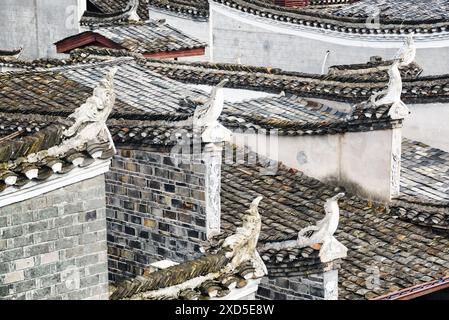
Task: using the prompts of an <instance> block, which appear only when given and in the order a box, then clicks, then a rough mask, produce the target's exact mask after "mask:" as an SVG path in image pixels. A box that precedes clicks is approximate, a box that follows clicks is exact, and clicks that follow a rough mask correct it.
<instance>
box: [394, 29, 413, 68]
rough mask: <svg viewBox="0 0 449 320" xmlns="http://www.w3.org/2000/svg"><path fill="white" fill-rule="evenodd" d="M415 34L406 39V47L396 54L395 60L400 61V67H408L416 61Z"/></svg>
mask: <svg viewBox="0 0 449 320" xmlns="http://www.w3.org/2000/svg"><path fill="white" fill-rule="evenodd" d="M413 36H414V34H413V33H412V34H410V35H408V36H407V37H406V38H405V41H404V45H403V46H402V48H401V49H399V51H398V52H397V53H396V55H395V57H394V59H393V60H399V62H400V64H399V66H400V67H405V66H408V65H409V64H410V63H412V62H413V61H415V58H416V45H415V40H414V39H413Z"/></svg>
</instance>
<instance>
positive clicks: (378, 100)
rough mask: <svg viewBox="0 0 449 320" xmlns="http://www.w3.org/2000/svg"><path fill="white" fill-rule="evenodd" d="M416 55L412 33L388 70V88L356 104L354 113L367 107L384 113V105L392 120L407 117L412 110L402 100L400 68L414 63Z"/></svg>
mask: <svg viewBox="0 0 449 320" xmlns="http://www.w3.org/2000/svg"><path fill="white" fill-rule="evenodd" d="M415 56H416V47H415V45H414V41H413V35H411V36H408V37H407V38H406V40H405V43H404V46H403V47H402V48H401V49H400V50H399V51H398V53H397V54H396V56H395V58H394V60H393V62H392V64H391V66H390V68H389V70H388V76H389V78H390V80H389V82H388V87H387V89H385V90H382V91H380V92H377V93H374V94H373V95H372V96H371V98H370V101H369V102H365V103H361V104H358V105H356V106H354V107H353V112H352V115H354V114H355V113H360V110H365V109H366V110H368V109H374V111H375V112H376V113H383V111H384V107H389V111H388V116H389V117H390V118H391V119H392V120H401V119H405V118H406V117H407V116H408V115H409V114H410V111H409V109H408V107H407V106H406V105H405V103H404V102H402V100H401V96H402V75H401V72H400V70H399V68H400V67H405V66H408V65H409V64H411V63H413V61H414V59H415ZM377 111H379V112H377ZM352 115H351V116H352Z"/></svg>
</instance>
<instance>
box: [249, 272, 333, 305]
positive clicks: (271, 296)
mask: <svg viewBox="0 0 449 320" xmlns="http://www.w3.org/2000/svg"><path fill="white" fill-rule="evenodd" d="M324 291H325V290H324V280H323V275H311V276H308V277H280V278H275V279H268V277H265V278H263V279H262V281H261V283H260V285H259V290H258V291H257V295H256V298H257V299H259V300H323V299H324V297H325V292H324Z"/></svg>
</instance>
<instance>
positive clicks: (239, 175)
mask: <svg viewBox="0 0 449 320" xmlns="http://www.w3.org/2000/svg"><path fill="white" fill-rule="evenodd" d="M251 156H252V157H254V156H255V155H254V154H253V155H248V157H251ZM262 168H263V165H262V164H238V163H235V164H228V163H225V164H224V165H223V177H222V210H223V216H222V227H223V229H225V230H228V232H230V233H231V232H232V230H234V228H236V227H238V226H239V223H238V221H239V212H241V209H242V208H244V207H245V206H246V205H248V202H249V201H250V199H252V198H253V197H255V196H258V195H262V196H264V198H265V201H263V202H262V203H261V204H260V213H261V215H262V222H263V225H262V232H261V236H260V245H263V244H264V243H267V242H276V241H284V240H293V239H296V238H297V236H298V231H299V230H301V229H302V228H304V227H306V226H308V225H311V224H314V222H315V221H317V220H319V219H321V218H322V217H323V215H324V210H323V205H324V203H325V201H326V199H327V198H330V197H332V196H333V195H335V194H336V193H337V192H339V190H338V189H335V187H332V186H330V185H326V184H324V183H322V182H320V181H318V180H315V179H312V178H310V177H307V176H305V175H304V174H303V173H301V172H299V171H297V170H292V169H289V168H287V167H285V166H283V165H280V166H279V168H278V171H277V172H276V174H275V175H274V176H265V175H264V174H263V173H262V172H261V169H262ZM340 212H341V216H340V225H339V228H338V230H337V233H336V235H335V237H336V238H337V239H338V240H339V241H341V242H342V243H343V244H344V245H345V246H346V247H347V248H348V257H347V258H346V259H343V260H342V262H341V268H340V269H339V296H340V299H372V298H375V297H378V296H380V295H383V294H386V293H388V292H395V291H397V290H400V289H403V288H408V287H411V286H413V285H417V284H423V283H426V282H428V281H431V280H435V279H439V278H441V277H444V276H447V275H448V274H449V267H448V265H449V261H448V260H449V238H448V237H447V235H444V236H442V235H437V234H435V233H432V232H431V231H430V229H428V228H423V227H421V226H418V225H416V224H414V223H412V222H410V221H404V220H402V219H400V218H399V217H397V216H395V215H393V214H391V212H389V211H388V208H386V207H385V206H384V205H380V204H376V203H371V202H369V201H366V200H363V199H360V198H358V197H356V196H351V195H347V196H346V197H345V198H344V199H342V200H340ZM279 254H280V257H279V258H278V255H279ZM300 254H301V251H299V252H285V253H282V252H281V253H278V252H271V255H270V252H266V253H262V256H263V257H265V259H266V261H270V263H269V265H270V273H271V274H276V275H278V276H282V275H288V271H294V266H295V264H294V262H295V261H298V260H299V261H300V258H298V256H299V255H300ZM315 254H316V253H315ZM311 256H312V257H313V252H312V254H311ZM309 257H310V256H309ZM377 276H379V279H378V280H379V281H378V282H377V280H376V284H377V286H376V285H374V286H370V285H369V284H368V283H367V281H368V280H369V279H371V277H377Z"/></svg>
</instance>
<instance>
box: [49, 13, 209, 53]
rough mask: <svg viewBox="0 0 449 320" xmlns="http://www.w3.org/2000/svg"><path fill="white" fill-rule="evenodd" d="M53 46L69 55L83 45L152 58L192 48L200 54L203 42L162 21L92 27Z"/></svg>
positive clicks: (107, 24) (204, 44) (203, 45)
mask: <svg viewBox="0 0 449 320" xmlns="http://www.w3.org/2000/svg"><path fill="white" fill-rule="evenodd" d="M55 45H56V47H57V51H58V52H63V53H69V52H70V51H72V50H74V49H76V48H80V47H85V46H104V47H106V48H113V49H122V50H128V51H130V52H133V53H140V54H143V55H144V56H153V57H157V55H155V54H157V53H170V52H180V51H188V50H194V49H202V50H203V51H204V48H205V47H206V46H207V45H206V43H204V42H202V41H200V40H197V39H196V38H193V37H191V36H189V35H187V34H185V33H183V32H182V31H180V30H178V29H176V28H174V27H172V26H170V25H168V24H167V23H165V22H164V21H154V20H151V21H146V22H125V23H117V22H114V23H112V24H110V23H109V22H108V23H105V24H101V25H92V26H91V29H90V30H89V31H85V32H82V33H80V34H77V35H73V36H70V37H67V38H65V39H62V40H60V41H58V42H56V43H55ZM106 50H107V49H106ZM203 51H202V53H203V54H204V52H203ZM200 53H201V52H200ZM197 54H199V53H197Z"/></svg>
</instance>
